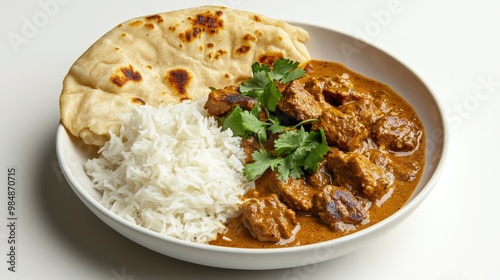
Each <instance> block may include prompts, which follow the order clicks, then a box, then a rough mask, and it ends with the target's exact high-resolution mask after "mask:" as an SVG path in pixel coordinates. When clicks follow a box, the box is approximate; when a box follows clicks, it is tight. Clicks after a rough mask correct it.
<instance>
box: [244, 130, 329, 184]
mask: <svg viewBox="0 0 500 280" xmlns="http://www.w3.org/2000/svg"><path fill="white" fill-rule="evenodd" d="M274 147H275V149H276V157H274V156H273V155H271V154H270V153H268V152H267V151H265V150H264V149H260V150H258V151H255V152H253V153H252V158H253V160H254V162H252V163H249V164H247V165H246V166H245V167H244V169H243V172H244V175H245V176H246V178H247V179H248V180H253V179H255V178H256V177H257V176H260V175H262V174H263V173H264V172H265V171H266V170H267V169H268V168H271V169H272V170H273V171H274V170H275V168H276V167H277V168H278V179H279V180H281V181H287V180H288V179H289V178H294V179H297V178H300V177H301V176H303V175H304V174H305V172H311V173H314V172H316V171H317V170H318V163H319V162H321V161H322V160H323V156H324V155H325V154H326V153H327V152H328V150H329V149H330V148H329V147H328V144H327V143H326V137H325V133H324V132H323V130H322V129H320V130H319V131H312V132H307V131H305V130H304V127H303V126H301V127H300V129H298V130H291V131H286V132H284V133H282V134H280V136H279V138H278V139H277V140H276V141H275V142H274Z"/></svg>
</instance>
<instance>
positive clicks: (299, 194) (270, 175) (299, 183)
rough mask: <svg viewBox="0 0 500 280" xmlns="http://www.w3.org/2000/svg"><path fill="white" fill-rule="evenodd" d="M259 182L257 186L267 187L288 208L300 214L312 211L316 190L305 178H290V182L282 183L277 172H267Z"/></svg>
mask: <svg viewBox="0 0 500 280" xmlns="http://www.w3.org/2000/svg"><path fill="white" fill-rule="evenodd" d="M258 180H259V181H258V182H256V184H263V185H266V187H267V188H268V189H269V190H270V191H271V192H273V193H275V194H277V195H278V197H279V198H280V200H281V201H283V203H285V204H286V206H288V208H290V209H293V210H295V211H299V212H308V211H310V210H311V209H312V204H313V203H312V197H313V195H314V189H313V188H311V187H310V186H309V185H308V184H307V183H306V182H305V179H304V178H300V179H293V178H289V179H288V181H280V180H279V179H278V173H277V172H276V171H266V172H265V173H264V174H263V175H262V176H261V177H260V178H259V179H258Z"/></svg>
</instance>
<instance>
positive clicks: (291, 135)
mask: <svg viewBox="0 0 500 280" xmlns="http://www.w3.org/2000/svg"><path fill="white" fill-rule="evenodd" d="M313 142H314V138H313V137H311V134H310V133H308V132H306V131H305V130H304V127H303V126H301V127H300V129H298V130H291V131H288V132H285V133H282V134H281V135H280V136H279V137H278V139H276V141H275V142H274V147H275V149H276V154H277V155H278V156H282V155H288V154H291V153H293V152H295V150H297V149H298V148H299V147H305V148H308V147H310V146H311V145H312V144H313Z"/></svg>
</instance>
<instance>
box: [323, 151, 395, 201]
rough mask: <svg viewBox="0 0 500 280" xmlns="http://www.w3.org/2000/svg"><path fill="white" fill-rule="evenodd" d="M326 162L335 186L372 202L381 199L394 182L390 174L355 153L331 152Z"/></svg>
mask: <svg viewBox="0 0 500 280" xmlns="http://www.w3.org/2000/svg"><path fill="white" fill-rule="evenodd" d="M326 160H327V166H328V168H329V169H330V170H331V171H332V173H333V175H334V183H335V184H337V185H338V186H342V187H346V188H348V189H349V190H351V191H353V192H354V193H358V192H359V193H362V194H364V195H365V196H366V197H367V198H368V199H370V200H372V201H375V200H377V199H379V198H381V197H382V196H383V195H384V194H385V193H386V192H387V191H388V189H389V187H390V186H391V185H392V183H393V182H394V175H393V174H392V173H390V172H389V171H386V170H384V169H383V168H382V167H380V166H377V165H376V164H374V163H372V162H370V160H369V159H368V158H367V157H366V156H364V155H361V154H359V153H356V152H350V153H344V152H342V151H339V150H332V151H330V152H329V153H328V155H327V158H326Z"/></svg>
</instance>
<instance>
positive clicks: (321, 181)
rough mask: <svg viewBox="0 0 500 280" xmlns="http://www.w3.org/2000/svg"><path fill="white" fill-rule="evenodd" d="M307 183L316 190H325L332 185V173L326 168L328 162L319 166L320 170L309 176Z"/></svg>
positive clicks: (324, 161) (323, 162)
mask: <svg viewBox="0 0 500 280" xmlns="http://www.w3.org/2000/svg"><path fill="white" fill-rule="evenodd" d="M306 181H307V183H308V184H309V185H311V186H313V187H314V188H316V189H323V188H324V187H326V186H327V185H331V184H332V173H331V172H330V170H328V169H327V168H326V160H323V161H322V162H320V163H319V164H318V170H317V171H316V172H315V173H314V174H311V175H310V176H307V177H306Z"/></svg>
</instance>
